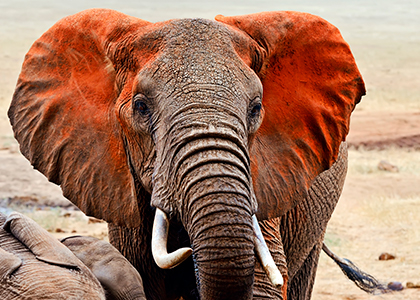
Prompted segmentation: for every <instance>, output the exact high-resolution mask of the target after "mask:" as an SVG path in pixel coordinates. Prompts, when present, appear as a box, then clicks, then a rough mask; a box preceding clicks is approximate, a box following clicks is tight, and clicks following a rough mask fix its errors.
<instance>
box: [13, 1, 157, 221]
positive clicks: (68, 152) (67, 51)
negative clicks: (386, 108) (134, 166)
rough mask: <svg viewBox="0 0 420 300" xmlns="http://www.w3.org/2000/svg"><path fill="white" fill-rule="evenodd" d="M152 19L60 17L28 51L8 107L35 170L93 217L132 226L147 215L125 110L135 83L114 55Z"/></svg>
mask: <svg viewBox="0 0 420 300" xmlns="http://www.w3.org/2000/svg"><path fill="white" fill-rule="evenodd" d="M148 24H150V23H148V22H145V21H142V20H140V19H137V18H133V17H129V16H126V15H124V14H121V13H118V12H116V11H112V10H103V9H92V10H87V11H83V12H81V13H78V14H76V15H73V16H69V17H67V18H64V19H62V20H60V21H59V22H57V23H56V24H55V25H54V26H53V27H52V28H50V29H49V30H48V31H47V32H46V33H45V34H44V35H42V37H41V38H39V39H38V40H37V41H36V42H35V43H34V45H33V46H32V47H31V49H30V50H29V52H28V53H27V55H26V57H25V61H24V63H23V66H22V71H21V74H20V76H19V79H18V83H17V87H16V90H15V93H14V96H13V100H12V103H11V107H10V109H9V112H8V114H9V118H10V122H11V124H12V126H13V130H14V133H15V137H16V139H17V140H18V142H19V144H20V150H21V152H22V154H23V155H24V156H25V157H26V158H27V159H28V160H29V161H30V162H31V163H32V165H33V166H34V168H35V169H38V170H39V171H40V172H42V173H43V174H44V175H45V176H46V177H47V178H48V179H49V180H50V181H51V182H54V183H56V184H58V185H60V186H61V188H62V191H63V194H64V196H65V197H66V198H68V199H69V200H71V201H72V202H73V203H74V204H76V205H77V206H78V207H79V208H80V209H81V210H83V211H84V212H85V213H86V214H88V215H92V216H95V217H97V218H101V219H104V220H106V221H108V222H113V223H115V224H119V225H125V226H130V227H136V226H139V219H140V217H139V211H138V204H137V199H136V191H135V189H134V179H133V178H132V175H131V173H130V168H129V162H128V158H127V155H126V152H125V147H124V137H123V131H122V127H121V123H120V120H119V115H118V110H119V106H120V102H121V101H124V99H125V101H127V98H128V99H129V98H130V96H131V94H128V95H129V96H128V97H127V95H125V98H124V87H127V89H129V91H130V93H131V86H130V87H128V86H124V84H125V81H126V78H127V76H126V75H127V73H128V70H126V69H124V67H123V66H122V63H121V61H122V60H123V59H121V55H120V56H118V57H117V56H116V55H115V57H114V54H113V53H115V51H123V50H121V49H125V47H118V45H120V44H121V43H125V44H124V46H127V41H128V40H129V39H130V38H132V36H133V35H132V33H133V32H135V31H136V33H137V35H138V32H140V33H141V30H142V28H143V27H146V26H147V25H148ZM127 48H128V47H127ZM115 49H119V50H115ZM112 51H114V52H112ZM127 51H128V50H127ZM125 62H127V64H129V65H130V66H131V67H133V64H130V62H129V61H124V63H125ZM120 95H122V96H120Z"/></svg>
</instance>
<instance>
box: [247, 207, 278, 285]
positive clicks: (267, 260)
mask: <svg viewBox="0 0 420 300" xmlns="http://www.w3.org/2000/svg"><path fill="white" fill-rule="evenodd" d="M252 225H253V228H254V233H255V236H254V243H255V250H256V252H257V256H258V258H259V259H260V262H261V265H262V266H263V268H264V271H265V273H266V274H267V276H268V278H269V279H270V281H271V283H272V284H273V285H274V286H275V287H277V288H280V287H282V286H283V276H282V275H281V273H280V271H279V269H278V268H277V266H276V263H275V262H274V259H273V257H272V256H271V253H270V250H268V247H267V244H266V243H265V240H264V237H263V235H262V232H261V228H260V226H259V225H258V219H257V217H256V216H255V215H253V216H252Z"/></svg>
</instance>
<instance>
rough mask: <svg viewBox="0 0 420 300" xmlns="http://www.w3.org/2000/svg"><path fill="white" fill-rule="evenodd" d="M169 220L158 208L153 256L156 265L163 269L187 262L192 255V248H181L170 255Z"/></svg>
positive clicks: (154, 230)
mask: <svg viewBox="0 0 420 300" xmlns="http://www.w3.org/2000/svg"><path fill="white" fill-rule="evenodd" d="M168 231H169V220H168V217H167V216H166V213H164V212H163V211H162V210H160V209H159V208H156V215H155V220H154V223H153V233H152V254H153V258H154V259H155V262H156V264H157V265H158V266H159V267H160V268H162V269H172V268H175V267H176V266H178V265H179V264H180V263H182V262H183V261H184V260H186V259H187V258H188V257H189V256H190V255H191V253H192V249H191V248H187V247H186V248H180V249H178V250H176V251H174V252H172V253H168V250H167V248H166V244H167V242H168Z"/></svg>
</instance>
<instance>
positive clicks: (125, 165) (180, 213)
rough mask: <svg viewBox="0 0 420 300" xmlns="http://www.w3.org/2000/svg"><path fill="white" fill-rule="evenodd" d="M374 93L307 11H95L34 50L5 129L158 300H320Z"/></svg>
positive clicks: (331, 33) (330, 30) (69, 21)
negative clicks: (319, 269) (351, 156)
mask: <svg viewBox="0 0 420 300" xmlns="http://www.w3.org/2000/svg"><path fill="white" fill-rule="evenodd" d="M364 93H365V88H364V83H363V80H362V77H361V75H360V73H359V71H358V69H357V66H356V64H355V61H354V58H353V56H352V54H351V52H350V49H349V46H348V45H347V43H346V42H345V41H344V40H343V38H342V37H341V35H340V33H339V31H338V30H337V28H335V27H334V26H332V25H331V24H329V23H328V22H326V21H325V20H323V19H321V18H319V17H316V16H313V15H310V14H305V13H297V12H267V13H258V14H252V15H245V16H237V17H223V16H217V17H216V21H210V20H204V19H180V20H170V21H165V22H161V23H154V24H153V23H149V22H146V21H143V20H140V19H137V18H134V17H130V16H127V15H124V14H121V13H119V12H116V11H112V10H102V9H92V10H87V11H83V12H81V13H78V14H76V15H73V16H69V17H67V18H64V19H63V20H61V21H59V22H58V23H57V24H55V25H54V26H53V27H52V28H51V29H49V30H48V31H47V32H46V33H45V34H44V35H43V36H42V37H41V38H40V39H38V40H37V41H36V42H35V44H34V45H33V46H32V48H31V49H30V51H29V52H28V54H27V56H26V58H25V62H24V64H23V68H22V72H21V74H20V77H19V80H18V84H17V87H16V91H15V94H14V97H13V101H12V104H11V107H10V110H9V117H10V120H11V123H12V126H13V130H14V132H15V136H16V139H17V140H18V141H19V143H20V147H21V148H20V149H21V152H22V153H23V155H25V157H27V158H28V159H29V160H30V162H31V163H32V164H33V166H34V167H35V168H36V169H38V170H39V171H41V172H42V173H43V174H45V176H47V177H48V179H49V180H50V181H52V182H54V183H56V184H59V185H60V186H61V188H62V190H63V193H64V196H66V197H67V198H68V199H70V200H71V201H72V202H73V203H75V204H76V205H77V206H78V207H79V208H80V209H81V210H83V211H84V212H85V213H86V214H88V215H92V216H95V217H97V218H101V219H104V220H106V221H107V222H109V236H110V241H111V243H112V244H113V245H114V246H115V247H117V249H119V250H120V251H121V253H123V255H124V256H125V257H127V258H128V260H129V261H130V262H131V263H132V264H133V265H134V266H135V267H136V268H137V269H138V271H139V272H140V274H141V276H142V279H143V282H144V287H145V293H146V297H147V298H148V299H177V298H179V297H181V296H182V297H183V298H184V299H197V298H200V299H251V298H253V297H254V299H256V298H263V297H268V298H270V299H286V297H287V298H288V299H308V298H309V297H310V294H311V290H312V285H313V279H314V276H315V270H316V266H317V262H318V255H319V252H320V249H321V245H322V240H323V235H324V232H325V228H326V225H327V222H328V220H329V218H330V216H331V214H332V212H333V209H334V207H335V204H336V202H337V200H338V197H339V195H340V193H341V188H342V185H343V181H344V177H345V173H346V166H347V156H346V154H347V153H346V145H345V143H343V142H344V141H345V138H346V135H347V133H348V130H349V121H350V114H351V112H352V111H353V109H354V107H355V105H356V104H357V103H358V102H359V101H360V99H361V97H362V95H364ZM340 149H341V150H340ZM155 212H156V213H155ZM155 215H156V220H155V223H156V226H155V228H154V229H153V232H154V234H155V235H154V236H153V242H152V227H153V222H154V218H155ZM255 216H256V217H255ZM257 219H258V220H259V222H258V221H257ZM258 223H259V226H258ZM168 228H169V229H168ZM168 230H169V232H168ZM260 231H261V232H262V236H263V237H264V239H265V241H264V239H263V238H261V236H259V237H258V236H256V235H255V233H258V232H260ZM152 244H153V247H152ZM166 246H167V247H168V248H169V250H170V251H172V250H176V249H178V248H181V249H179V250H177V251H176V252H175V253H171V254H167V252H166V251H167V250H166ZM182 247H184V248H182ZM190 247H191V249H190ZM267 247H268V248H267ZM152 248H153V250H154V253H153V255H154V258H155V260H156V262H157V263H158V264H159V265H160V266H162V267H164V268H172V269H170V270H162V269H160V268H159V267H158V266H157V264H156V263H155V261H154V260H153V257H152ZM268 249H269V250H270V251H269V250H268ZM191 252H192V259H191V258H188V259H187V260H186V261H184V262H182V260H183V259H185V258H186V257H188V256H189V254H190V253H191ZM270 252H271V254H272V256H270V255H269V254H270ZM267 254H268V255H267ZM256 257H259V259H256ZM273 259H274V261H273ZM260 261H262V263H261V262H260ZM274 264H277V267H278V268H277V267H276V266H275V265H274ZM261 265H264V269H265V270H266V272H267V273H268V274H269V276H267V275H266V274H265V273H264V272H263V268H262V266H261ZM278 270H280V272H281V274H282V276H281V275H280V274H279V272H278ZM269 278H270V279H271V281H272V282H274V283H275V285H277V287H278V288H276V286H275V285H272V284H271V283H270V282H269ZM280 286H281V287H280Z"/></svg>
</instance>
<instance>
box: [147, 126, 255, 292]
mask: <svg viewBox="0 0 420 300" xmlns="http://www.w3.org/2000/svg"><path fill="white" fill-rule="evenodd" d="M226 132H227V130H225V131H221V130H218V131H217V130H214V132H211V133H208V132H207V133H197V132H195V133H193V134H194V136H192V135H190V137H189V138H186V139H187V140H188V143H184V144H183V145H182V147H179V146H174V147H172V148H174V149H175V150H174V155H173V156H172V158H171V159H170V160H171V162H170V165H171V166H172V168H171V170H170V171H169V172H170V174H169V175H168V176H165V178H166V180H165V181H164V184H165V185H166V186H172V187H175V188H172V190H174V192H173V194H170V196H169V198H170V199H171V200H172V203H173V204H171V205H173V207H172V209H171V212H172V211H174V210H175V211H176V213H177V214H178V216H179V218H180V219H181V221H182V223H183V225H184V227H185V229H186V230H187V232H188V234H189V237H190V241H191V245H192V249H193V260H194V263H195V271H196V280H197V286H198V289H199V291H200V299H252V287H253V280H254V266H255V252H254V229H253V221H252V215H253V213H254V212H255V209H256V202H255V196H254V193H253V189H252V180H251V176H250V170H249V156H248V153H247V150H246V147H245V146H244V145H243V144H242V143H243V142H242V143H241V142H239V141H240V139H239V138H235V135H233V134H227V133H226ZM163 173H164V172H162V171H160V173H158V175H160V176H162V174H163ZM158 179H159V178H158ZM162 183H163V181H159V180H157V181H156V185H155V187H154V194H153V195H152V204H154V205H155V206H157V207H160V208H162V210H164V211H165V210H166V209H165V204H163V205H159V202H158V200H159V199H158V197H157V194H160V195H161V194H163V195H168V194H169V193H168V192H165V191H164V192H161V191H162V188H161V186H159V184H162ZM168 189H169V188H168ZM155 191H160V192H159V193H155ZM166 212H167V210H166Z"/></svg>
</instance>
